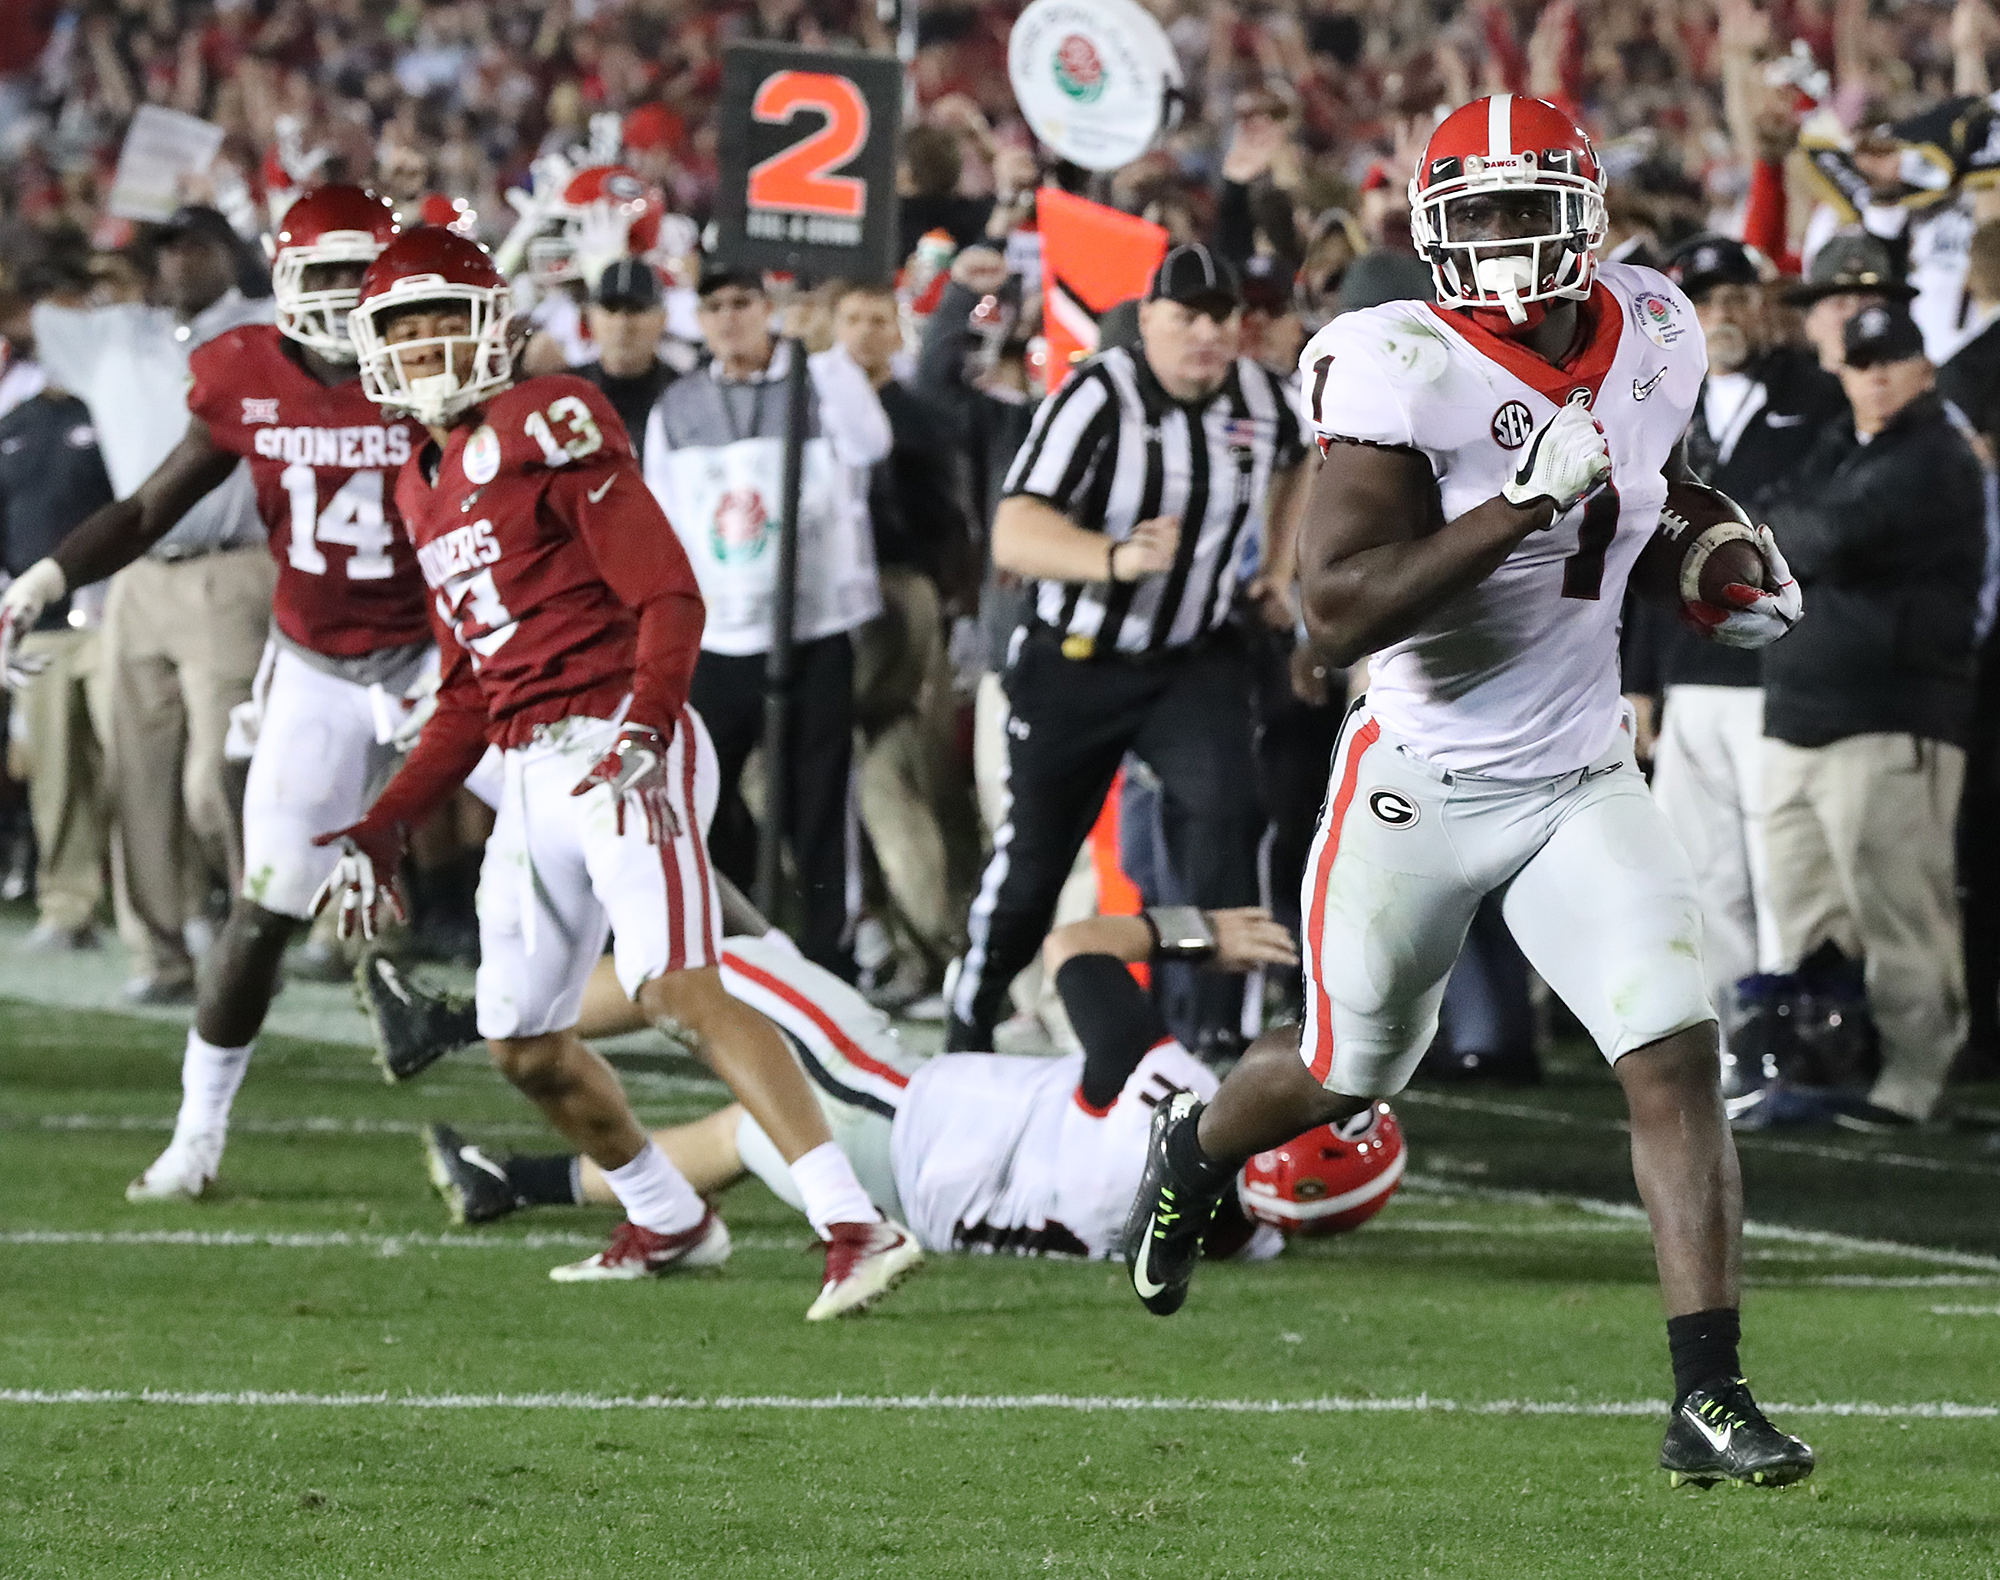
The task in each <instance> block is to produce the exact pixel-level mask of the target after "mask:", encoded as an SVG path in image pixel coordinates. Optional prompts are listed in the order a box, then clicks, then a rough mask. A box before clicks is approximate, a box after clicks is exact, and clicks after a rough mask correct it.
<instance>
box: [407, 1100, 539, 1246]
mask: <svg viewBox="0 0 2000 1580" xmlns="http://www.w3.org/2000/svg"><path fill="white" fill-rule="evenodd" d="M424 1162H425V1163H426V1164H427V1165H428V1166H429V1168H430V1175H431V1183H432V1184H433V1185H435V1186H436V1187H437V1193H438V1194H439V1195H440V1196H442V1197H443V1198H444V1204H445V1206H446V1207H447V1208H448V1209H449V1210H450V1212H451V1221H452V1222H453V1223H457V1224H466V1225H471V1224H478V1223H495V1222H497V1221H498V1220H500V1219H502V1218H504V1217H506V1216H507V1215H508V1214H509V1213H511V1212H512V1211H513V1210H514V1209H515V1208H516V1207H518V1206H520V1205H521V1203H520V1200H519V1198H517V1197H516V1196H515V1194H514V1187H513V1186H512V1185H509V1184H508V1183H507V1171H506V1170H505V1169H503V1168H502V1167H501V1166H500V1165H499V1164H498V1163H495V1162H494V1161H493V1159H491V1158H489V1157H488V1156H487V1155H486V1154H485V1153H484V1152H482V1151H481V1150H480V1149H479V1148H478V1147H476V1146H474V1145H473V1144H472V1143H471V1142H469V1141H467V1140H466V1139H465V1137H463V1136H461V1135H460V1134H459V1133H458V1132H457V1131H456V1130H454V1129H452V1128H451V1126H450V1125H426V1126H424Z"/></svg>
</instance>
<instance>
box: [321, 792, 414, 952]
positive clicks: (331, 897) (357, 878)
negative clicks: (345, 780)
mask: <svg viewBox="0 0 2000 1580" xmlns="http://www.w3.org/2000/svg"><path fill="white" fill-rule="evenodd" d="M336 842H338V844H339V845H340V860H338V861H337V862H335V863H334V864H333V871H332V872H330V873H328V874H327V877H326V882H324V883H322V884H321V885H320V886H319V892H318V893H316V894H314V895H313V897H312V914H313V915H314V916H317V915H319V913H320V912H321V911H323V910H324V909H326V907H327V906H329V905H332V906H334V907H335V908H336V915H335V918H334V931H335V932H337V933H338V934H339V935H340V936H341V937H342V938H352V937H353V936H354V935H355V934H356V933H359V934H360V935H361V936H362V937H363V938H365V939H367V940H369V941H370V942H373V941H374V938H375V929H376V913H377V911H378V909H379V910H382V911H386V912H388V914H389V915H391V916H393V917H394V918H395V919H396V920H397V921H399V922H404V923H407V922H408V921H409V919H410V913H409V912H408V911H407V910H406V909H405V908H404V905H403V896H402V894H401V893H400V892H399V891H398V890H397V888H396V868H397V865H398V864H399V863H400V862H401V860H402V853H403V852H402V844H403V842H402V836H401V835H400V834H398V833H397V832H396V831H395V830H393V829H385V828H378V827H376V826H375V825H373V824H371V823H369V822H368V820H367V819H366V818H363V819H362V820H361V821H360V822H359V823H356V824H353V825H352V826H351V827H348V828H343V829H336V830H335V831H334V832H333V833H331V834H321V835H319V836H318V837H317V838H315V839H314V840H313V843H314V844H315V845H331V844H334V843H336Z"/></svg>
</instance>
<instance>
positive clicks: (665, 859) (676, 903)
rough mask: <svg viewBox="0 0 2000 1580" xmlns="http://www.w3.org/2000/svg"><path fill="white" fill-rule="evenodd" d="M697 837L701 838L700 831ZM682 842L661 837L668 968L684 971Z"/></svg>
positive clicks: (684, 751) (683, 734) (684, 742)
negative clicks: (679, 847)
mask: <svg viewBox="0 0 2000 1580" xmlns="http://www.w3.org/2000/svg"><path fill="white" fill-rule="evenodd" d="M680 735H681V756H682V757H683V758H685V757H687V756H688V755H689V753H688V741H687V730H686V729H685V728H684V727H683V728H682V729H681V732H680ZM676 810H677V811H678V810H679V809H678V808H676ZM682 816H686V814H685V813H682ZM697 839H699V835H698V834H697ZM679 844H680V841H678V840H676V839H675V838H673V837H672V836H671V835H668V834H664V833H663V834H662V835H661V837H660V846H659V849H660V871H661V873H662V874H664V875H665V877H666V880H667V970H668V971H685V970H686V969H687V936H686V934H685V932H684V931H683V929H684V927H685V925H686V918H685V915H684V912H685V909H686V907H685V906H684V904H683V903H682V899H681V857H680V851H679V849H678V848H677V847H678V846H679Z"/></svg>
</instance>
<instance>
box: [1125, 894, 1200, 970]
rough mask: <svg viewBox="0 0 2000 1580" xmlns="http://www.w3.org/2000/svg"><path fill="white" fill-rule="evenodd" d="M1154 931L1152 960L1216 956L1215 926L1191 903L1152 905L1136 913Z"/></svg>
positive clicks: (1192, 959)
mask: <svg viewBox="0 0 2000 1580" xmlns="http://www.w3.org/2000/svg"><path fill="white" fill-rule="evenodd" d="M1139 914H1140V915H1141V917H1143V918H1144V920H1145V923H1146V925H1147V926H1148V927H1149V928H1151V929H1152V933H1153V958H1154V959H1155V960H1189V961H1202V960H1212V959H1214V958H1215V929H1214V928H1212V927H1210V926H1209V925H1208V918H1207V917H1206V916H1204V915H1203V914H1202V913H1201V912H1200V911H1199V910H1198V909H1196V908H1195V907H1194V906H1192V905H1154V906H1149V907H1148V908H1147V909H1145V910H1144V911H1141V912H1140V913H1139Z"/></svg>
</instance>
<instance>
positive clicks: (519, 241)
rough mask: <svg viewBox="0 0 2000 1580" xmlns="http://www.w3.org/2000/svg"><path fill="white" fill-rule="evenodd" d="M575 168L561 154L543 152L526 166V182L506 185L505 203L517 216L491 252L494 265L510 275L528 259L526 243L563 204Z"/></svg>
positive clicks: (538, 233) (535, 235)
mask: <svg viewBox="0 0 2000 1580" xmlns="http://www.w3.org/2000/svg"><path fill="white" fill-rule="evenodd" d="M575 174H576V168H575V166H573V165H572V164H571V163H570V162H569V160H568V159H566V158H565V157H564V156H563V155H561V154H544V155H543V156H542V157H541V158H540V159H537V160H536V161H535V162H534V163H533V164H531V165H530V166H528V180H529V186H527V187H526V188H522V187H509V188H508V189H507V203H508V206H509V207H511V208H512V209H513V210H514V213H515V214H516V215H517V216H518V218H516V219H515V221H514V228H513V229H512V230H510V231H508V232H507V239H506V240H505V241H503V242H501V243H500V245H499V247H498V248H496V249H495V251H494V253H493V267H494V268H496V269H498V270H499V271H500V272H501V273H502V274H504V275H506V276H507V277H508V278H509V279H512V278H513V277H514V275H515V274H516V273H518V272H519V271H520V269H521V266H522V265H523V264H525V263H526V262H527V261H528V243H529V242H531V241H533V240H534V239H535V238H536V237H537V236H539V235H540V234H541V233H542V227H543V226H544V225H546V224H548V222H549V221H550V220H551V219H553V218H554V217H555V216H556V213H557V212H558V211H559V210H560V209H561V208H562V195H563V189H564V188H565V187H567V186H568V185H569V183H570V178H571V177H572V176H574V175H575Z"/></svg>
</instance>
